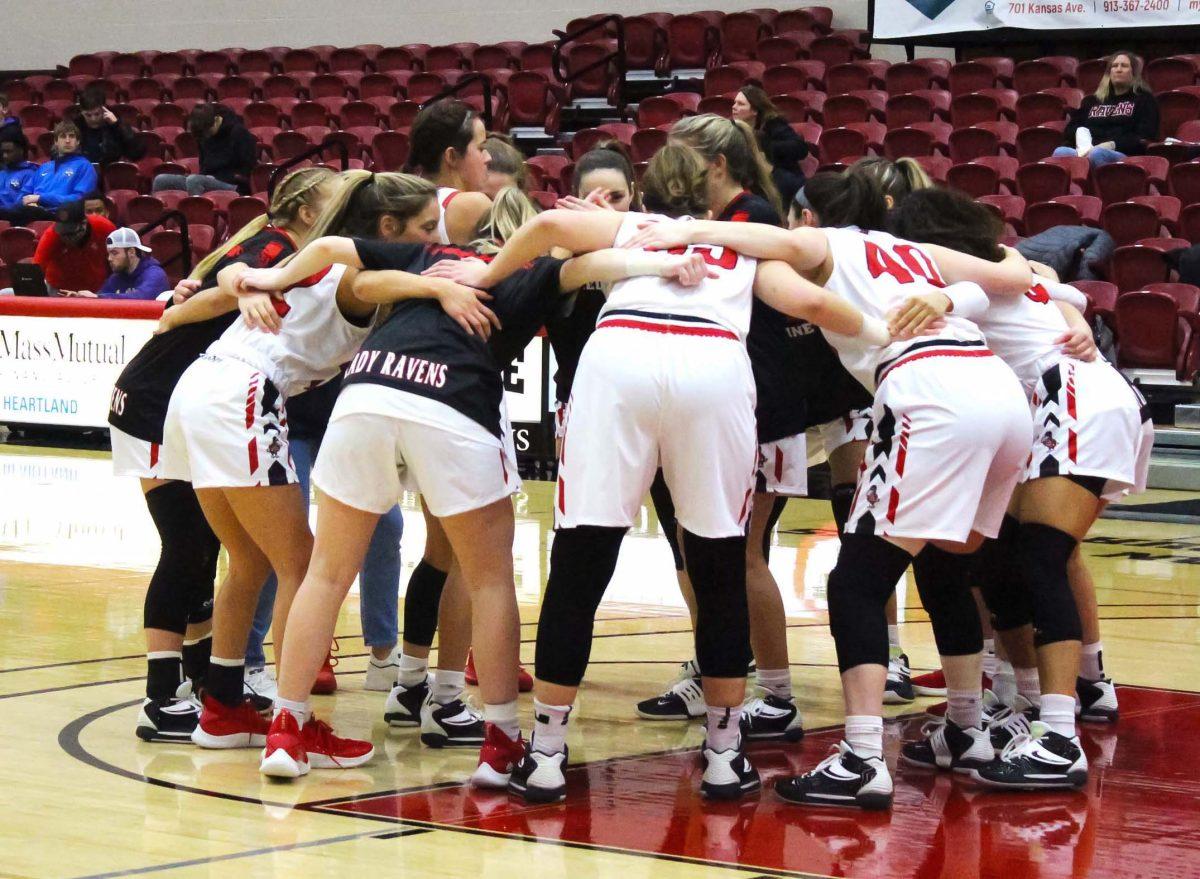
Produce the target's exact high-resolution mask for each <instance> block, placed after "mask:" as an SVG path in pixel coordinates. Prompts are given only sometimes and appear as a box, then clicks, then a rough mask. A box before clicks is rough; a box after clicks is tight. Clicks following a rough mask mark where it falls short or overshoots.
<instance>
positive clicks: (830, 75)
mask: <svg viewBox="0 0 1200 879" xmlns="http://www.w3.org/2000/svg"><path fill="white" fill-rule="evenodd" d="M882 85H883V82H882V80H880V79H878V78H877V77H876V75H875V72H874V71H873V70H872V69H871V67H870V66H869V65H867V64H865V63H863V62H861V61H852V62H849V63H846V64H835V65H833V66H831V67H826V69H825V88H826V91H828V93H829V94H831V95H843V94H847V93H848V92H854V91H861V90H864V89H872V88H877V87H880V86H882Z"/></svg>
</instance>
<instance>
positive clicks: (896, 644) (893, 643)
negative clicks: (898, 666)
mask: <svg viewBox="0 0 1200 879" xmlns="http://www.w3.org/2000/svg"><path fill="white" fill-rule="evenodd" d="M903 652H904V649H903V648H902V647H901V646H900V627H899V626H888V658H889V659H895V658H896V657H898V656H899V655H900V654H901V653H903Z"/></svg>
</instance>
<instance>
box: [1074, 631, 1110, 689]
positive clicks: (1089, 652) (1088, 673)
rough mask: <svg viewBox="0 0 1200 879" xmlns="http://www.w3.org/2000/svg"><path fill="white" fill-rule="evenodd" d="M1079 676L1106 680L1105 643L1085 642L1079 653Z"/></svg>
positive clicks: (1086, 678)
mask: <svg viewBox="0 0 1200 879" xmlns="http://www.w3.org/2000/svg"><path fill="white" fill-rule="evenodd" d="M1079 676H1080V677H1081V678H1083V679H1084V680H1085V681H1092V682H1093V683H1094V682H1096V681H1102V680H1104V645H1103V644H1101V643H1100V642H1099V641H1097V642H1096V643H1095V644H1084V645H1083V650H1082V651H1080V654H1079Z"/></svg>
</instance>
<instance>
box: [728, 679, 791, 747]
mask: <svg viewBox="0 0 1200 879" xmlns="http://www.w3.org/2000/svg"><path fill="white" fill-rule="evenodd" d="M741 723H742V736H743V738H745V739H747V740H753V741H756V742H764V741H779V740H782V741H785V742H798V741H800V739H802V738H804V726H803V724H802V723H801V718H800V709H799V708H797V707H796V700H795V699H781V698H779V697H778V696H776V695H775V694H774V693H770V692H768V691H766V690H762V689H760V690H759V691H758V693H757V694H756V695H755V696H754V697H753V698H752V699H749V700H747V701H746V704H744V705H743V706H742V721H741Z"/></svg>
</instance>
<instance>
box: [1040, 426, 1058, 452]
mask: <svg viewBox="0 0 1200 879" xmlns="http://www.w3.org/2000/svg"><path fill="white" fill-rule="evenodd" d="M1042 445H1043V446H1045V447H1046V448H1047V449H1049V450H1050V451H1052V452H1053V451H1054V450H1055V449H1057V448H1058V442H1057V440H1055V439H1054V437H1052V436H1051V435H1050V431H1046V432H1045V433H1044V434H1043V435H1042Z"/></svg>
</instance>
